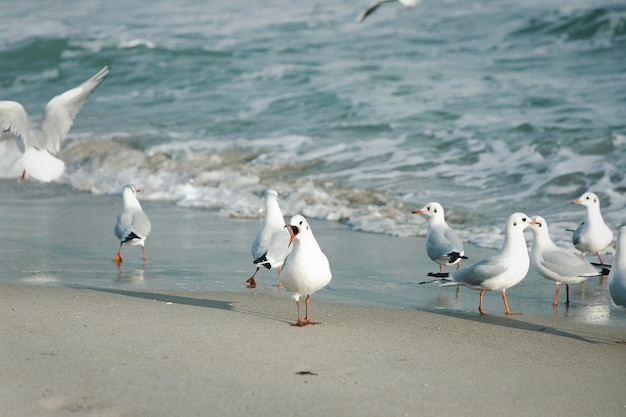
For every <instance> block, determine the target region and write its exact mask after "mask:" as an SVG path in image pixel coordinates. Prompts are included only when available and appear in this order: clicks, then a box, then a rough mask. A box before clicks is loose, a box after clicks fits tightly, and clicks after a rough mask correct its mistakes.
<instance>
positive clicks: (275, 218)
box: [246, 190, 291, 288]
mask: <svg viewBox="0 0 626 417" xmlns="http://www.w3.org/2000/svg"><path fill="white" fill-rule="evenodd" d="M290 251H291V248H290V246H289V232H287V230H285V219H284V218H283V214H282V212H281V211H280V207H279V206H278V193H277V192H276V191H274V190H267V192H266V193H265V217H264V218H263V225H262V226H261V230H259V232H258V233H257V235H256V237H255V238H254V241H253V242H252V259H253V260H254V261H253V262H254V264H255V265H256V271H254V274H252V276H251V277H250V278H248V280H247V281H246V286H247V287H248V288H255V287H256V280H255V279H254V278H255V277H256V274H257V272H259V268H260V266H261V265H263V266H264V267H266V268H268V269H272V268H276V272H277V274H278V279H279V281H278V286H279V287H280V286H281V283H280V273H281V268H282V266H283V262H284V261H285V257H286V256H287V255H288V254H289V252H290Z"/></svg>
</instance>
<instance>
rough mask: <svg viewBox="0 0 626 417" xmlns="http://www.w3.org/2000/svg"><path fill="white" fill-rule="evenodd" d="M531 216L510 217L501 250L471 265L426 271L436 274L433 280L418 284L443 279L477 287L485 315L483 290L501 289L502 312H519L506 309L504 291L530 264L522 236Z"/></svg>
mask: <svg viewBox="0 0 626 417" xmlns="http://www.w3.org/2000/svg"><path fill="white" fill-rule="evenodd" d="M529 221H530V219H529V217H528V216H527V215H526V214H524V213H514V214H512V215H511V216H509V219H508V221H507V223H506V228H505V233H504V243H503V244H502V247H501V248H500V250H499V251H498V252H497V253H495V254H493V255H491V256H489V257H487V258H485V259H483V260H481V261H478V262H476V263H475V264H473V265H470V266H468V267H465V268H461V269H459V270H456V271H453V272H450V273H447V272H445V273H438V274H437V273H432V272H430V273H428V276H431V277H436V278H437V279H436V280H434V281H423V282H420V284H426V283H430V282H442V283H441V284H440V286H442V287H447V286H453V285H457V286H458V285H463V286H465V287H469V288H471V289H474V290H480V301H479V304H478V311H479V312H480V314H482V315H487V313H486V312H485V310H483V295H484V294H485V291H502V300H503V302H504V312H505V313H506V314H507V315H508V314H521V313H517V312H512V311H510V310H509V304H508V302H507V300H506V290H507V288H511V287H512V286H514V285H516V284H518V283H519V282H520V281H521V280H522V279H524V277H525V276H526V274H527V273H528V268H529V267H530V258H529V256H528V249H527V248H526V240H525V239H524V229H526V227H528V223H529Z"/></svg>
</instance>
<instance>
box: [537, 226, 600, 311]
mask: <svg viewBox="0 0 626 417" xmlns="http://www.w3.org/2000/svg"><path fill="white" fill-rule="evenodd" d="M529 227H530V230H531V231H532V232H533V246H532V250H531V251H530V259H531V262H532V264H533V265H534V266H535V268H537V271H538V272H539V274H540V275H541V276H542V277H544V278H547V279H549V280H551V281H554V283H555V285H556V294H555V295H554V300H553V301H552V305H553V306H556V305H557V301H558V299H559V292H560V284H565V289H566V293H567V295H566V301H565V304H567V305H569V302H570V301H569V284H577V283H580V282H583V281H584V280H586V279H587V278H590V277H599V276H601V275H602V274H601V273H600V272H599V271H597V270H596V268H594V267H593V265H591V264H590V263H589V262H587V261H585V260H584V259H581V258H580V257H579V256H576V255H575V254H574V253H570V252H568V251H566V250H565V249H562V248H559V247H558V246H556V245H555V244H554V242H553V241H552V239H550V234H549V233H548V223H547V222H546V221H545V219H544V218H543V217H541V216H534V217H533V218H532V219H531V222H530V226H529Z"/></svg>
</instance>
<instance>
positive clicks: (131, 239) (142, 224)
mask: <svg viewBox="0 0 626 417" xmlns="http://www.w3.org/2000/svg"><path fill="white" fill-rule="evenodd" d="M139 191H140V190H138V189H137V188H135V186H134V185H132V184H128V185H126V186H124V190H123V191H122V200H123V202H124V207H123V209H122V212H121V213H120V214H118V215H117V223H116V224H115V236H117V238H118V239H119V240H120V247H119V249H118V250H117V254H116V255H115V257H114V258H113V261H115V262H116V263H117V264H120V263H121V262H122V254H121V251H122V245H123V244H124V243H127V244H129V245H131V246H137V245H141V251H142V252H143V260H144V262H145V261H146V248H145V243H146V238H147V237H148V235H149V234H150V229H151V225H150V219H148V216H147V215H146V213H144V212H143V210H142V209H141V204H139V200H137V195H136V193H138V192H139Z"/></svg>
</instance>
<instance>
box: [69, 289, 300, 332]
mask: <svg viewBox="0 0 626 417" xmlns="http://www.w3.org/2000/svg"><path fill="white" fill-rule="evenodd" d="M69 287H70V288H75V289H81V290H90V291H99V292H104V293H109V294H116V295H122V296H125V297H133V298H139V299H143V300H151V301H152V300H155V301H160V302H164V303H172V304H180V305H186V306H194V307H202V308H210V309H215V310H222V311H230V312H233V313H239V314H246V315H250V316H254V317H261V318H265V319H270V320H274V321H278V322H281V323H289V324H291V322H290V321H288V320H285V319H284V318H281V317H277V316H274V315H272V314H267V313H261V312H259V311H253V310H246V309H242V308H238V307H236V302H234V301H223V300H213V299H208V298H195V297H187V296H182V295H173V294H164V293H158V292H147V291H133V290H122V289H115V288H100V287H90V286H85V285H71V286H69Z"/></svg>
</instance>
